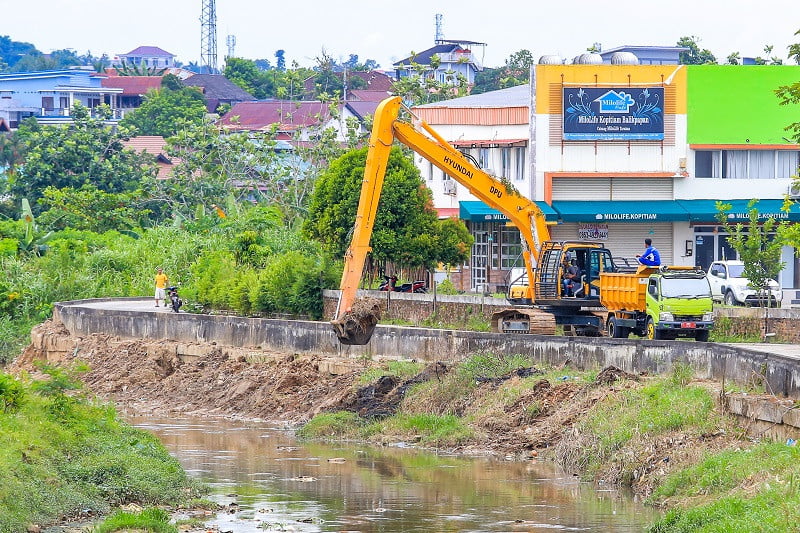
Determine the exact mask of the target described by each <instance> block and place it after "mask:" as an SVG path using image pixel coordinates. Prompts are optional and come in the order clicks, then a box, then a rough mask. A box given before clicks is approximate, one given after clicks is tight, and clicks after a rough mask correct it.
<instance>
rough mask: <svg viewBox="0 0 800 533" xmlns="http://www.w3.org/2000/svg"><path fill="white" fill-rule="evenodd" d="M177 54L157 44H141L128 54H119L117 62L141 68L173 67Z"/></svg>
mask: <svg viewBox="0 0 800 533" xmlns="http://www.w3.org/2000/svg"><path fill="white" fill-rule="evenodd" d="M175 57H176V56H175V54H170V53H169V52H167V51H166V50H162V49H161V48H159V47H157V46H140V47H138V48H134V49H133V50H131V51H130V52H128V53H127V54H119V56H117V58H115V59H116V61H115V64H121V63H125V64H127V65H132V66H137V67H140V68H157V69H161V68H172V67H174V66H175Z"/></svg>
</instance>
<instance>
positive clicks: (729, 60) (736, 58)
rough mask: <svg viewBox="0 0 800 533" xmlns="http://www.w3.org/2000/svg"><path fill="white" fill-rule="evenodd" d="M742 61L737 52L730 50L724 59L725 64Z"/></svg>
mask: <svg viewBox="0 0 800 533" xmlns="http://www.w3.org/2000/svg"><path fill="white" fill-rule="evenodd" d="M741 62H742V58H741V56H740V55H739V52H732V53H731V54H730V55H728V57H727V58H726V59H725V64H726V65H738V64H740V63H741Z"/></svg>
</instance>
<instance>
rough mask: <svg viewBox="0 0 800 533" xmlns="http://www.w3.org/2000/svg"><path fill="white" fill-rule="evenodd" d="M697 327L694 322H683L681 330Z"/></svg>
mask: <svg viewBox="0 0 800 533" xmlns="http://www.w3.org/2000/svg"><path fill="white" fill-rule="evenodd" d="M696 327H697V324H695V323H694V322H681V329H694V328H696Z"/></svg>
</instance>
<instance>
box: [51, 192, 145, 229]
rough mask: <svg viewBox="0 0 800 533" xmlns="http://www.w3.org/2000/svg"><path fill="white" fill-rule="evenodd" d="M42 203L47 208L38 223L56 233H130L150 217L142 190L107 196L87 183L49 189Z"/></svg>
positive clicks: (107, 194) (108, 194)
mask: <svg viewBox="0 0 800 533" xmlns="http://www.w3.org/2000/svg"><path fill="white" fill-rule="evenodd" d="M39 203H40V204H41V205H42V206H44V208H45V209H46V211H45V212H43V213H42V214H41V215H40V216H39V223H40V224H41V225H43V226H45V227H48V228H50V229H53V230H62V229H66V228H70V229H75V230H89V231H94V232H96V233H103V232H106V231H109V230H117V231H123V230H131V229H135V228H137V227H140V226H142V225H143V224H142V222H143V221H144V220H146V219H147V217H148V215H149V214H150V211H149V210H146V209H142V204H143V202H142V198H141V193H140V192H139V191H135V192H120V193H107V192H103V191H101V190H99V189H98V188H97V187H95V186H94V185H88V184H87V185H84V186H83V187H81V188H80V189H75V188H73V187H65V188H63V189H56V188H54V187H47V188H46V189H45V190H44V191H43V196H42V198H41V199H40V200H39Z"/></svg>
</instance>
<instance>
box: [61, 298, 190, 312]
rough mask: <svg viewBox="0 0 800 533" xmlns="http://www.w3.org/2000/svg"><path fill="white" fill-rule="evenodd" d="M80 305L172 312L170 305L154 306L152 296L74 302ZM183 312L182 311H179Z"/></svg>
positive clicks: (122, 309)
mask: <svg viewBox="0 0 800 533" xmlns="http://www.w3.org/2000/svg"><path fill="white" fill-rule="evenodd" d="M75 305H77V306H80V307H89V308H92V309H116V310H119V311H138V312H140V313H172V312H173V311H172V308H171V307H163V306H159V307H156V305H155V300H153V299H152V298H142V299H141V300H130V299H125V300H122V299H120V300H97V301H91V302H80V303H78V304H75ZM181 313H183V311H181Z"/></svg>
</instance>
